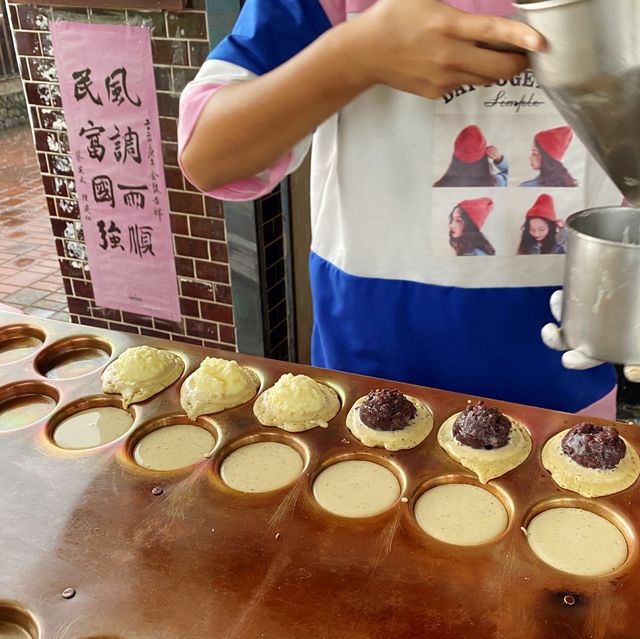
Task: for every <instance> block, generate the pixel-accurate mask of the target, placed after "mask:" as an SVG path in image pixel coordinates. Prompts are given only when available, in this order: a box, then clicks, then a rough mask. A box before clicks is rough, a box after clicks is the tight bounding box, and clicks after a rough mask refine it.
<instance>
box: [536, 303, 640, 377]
mask: <svg viewBox="0 0 640 639" xmlns="http://www.w3.org/2000/svg"><path fill="white" fill-rule="evenodd" d="M549 306H550V307H551V314H552V315H553V317H554V318H555V320H556V321H557V322H558V324H559V323H561V321H562V291H556V292H555V293H553V295H552V296H551V299H550V300H549ZM540 335H541V336H542V341H543V342H544V343H545V345H546V346H548V347H549V348H552V349H553V350H555V351H565V352H564V353H563V355H562V365H563V366H564V367H565V368H572V369H575V370H585V369H587V368H593V367H594V366H599V365H600V364H603V363H604V362H601V361H600V360H597V359H593V358H591V357H589V356H588V355H585V353H583V352H582V351H580V350H579V349H573V350H571V349H569V348H568V347H567V345H566V344H565V342H564V338H563V337H562V329H561V328H560V327H559V326H558V325H557V324H553V323H549V324H545V326H543V327H542V330H541V331H540ZM623 370H624V376H625V377H626V378H627V379H628V380H629V381H630V382H634V383H638V382H640V364H639V365H635V364H627V365H626V366H625V367H624V369H623Z"/></svg>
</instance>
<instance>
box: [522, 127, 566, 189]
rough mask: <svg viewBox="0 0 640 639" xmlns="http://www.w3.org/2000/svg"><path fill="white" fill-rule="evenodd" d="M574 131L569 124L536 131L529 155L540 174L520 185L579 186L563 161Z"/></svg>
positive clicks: (530, 162) (534, 167)
mask: <svg viewBox="0 0 640 639" xmlns="http://www.w3.org/2000/svg"><path fill="white" fill-rule="evenodd" d="M572 139H573V131H572V130H571V128H570V127H568V126H560V127H557V128H555V129H547V130H546V131H540V132H539V133H536V135H535V136H534V138H533V147H532V148H531V155H530V156H529V164H531V168H532V169H533V170H534V171H539V173H538V176H537V177H535V178H533V179H532V180H527V181H526V182H523V183H522V184H521V185H520V186H578V182H577V181H576V180H575V178H574V177H573V176H572V175H571V173H569V171H568V170H567V168H566V167H565V166H564V164H563V163H562V158H563V157H564V154H565V153H566V152H567V149H568V148H569V144H571V140H572Z"/></svg>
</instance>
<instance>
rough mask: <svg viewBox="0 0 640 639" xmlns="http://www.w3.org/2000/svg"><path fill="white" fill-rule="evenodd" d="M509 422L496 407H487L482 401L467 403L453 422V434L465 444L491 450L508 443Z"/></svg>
mask: <svg viewBox="0 0 640 639" xmlns="http://www.w3.org/2000/svg"><path fill="white" fill-rule="evenodd" d="M510 433H511V422H510V421H509V419H508V418H507V417H505V416H504V415H503V414H502V413H501V412H500V411H499V410H498V409H497V408H487V407H486V406H485V405H484V402H483V401H479V402H478V403H477V404H476V405H475V406H472V405H471V404H468V405H467V407H466V408H465V409H464V410H463V411H462V412H461V413H460V414H459V415H458V417H457V418H456V421H455V423H454V424H453V436H454V437H455V438H456V439H457V440H458V441H459V442H460V443H461V444H464V445H465V446H470V447H471V448H484V449H485V450H493V449H494V448H502V447H503V446H506V445H507V444H508V443H509V434H510Z"/></svg>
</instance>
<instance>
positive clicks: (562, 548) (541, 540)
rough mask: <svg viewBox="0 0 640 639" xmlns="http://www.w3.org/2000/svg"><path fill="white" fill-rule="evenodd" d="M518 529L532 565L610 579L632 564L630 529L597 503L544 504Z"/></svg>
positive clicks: (634, 548)
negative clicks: (523, 535)
mask: <svg viewBox="0 0 640 639" xmlns="http://www.w3.org/2000/svg"><path fill="white" fill-rule="evenodd" d="M556 515H557V516H556ZM545 520H546V521H545ZM542 525H544V526H545V528H541V526H542ZM522 528H523V531H526V532H525V536H526V539H527V542H528V546H529V550H530V552H531V554H532V555H533V556H535V558H536V560H537V561H539V562H544V563H545V564H546V565H547V566H550V567H551V568H554V569H555V570H559V571H561V572H564V573H568V574H572V575H576V576H580V577H590V578H605V579H611V578H612V577H613V576H615V575H618V574H620V573H622V572H624V571H626V570H628V569H629V568H630V567H632V566H633V565H634V564H635V562H636V560H637V555H638V544H637V535H636V532H635V531H634V529H633V527H632V526H631V524H630V523H629V522H628V521H627V520H626V518H625V517H623V516H621V515H620V514H619V513H617V512H615V510H613V509H612V508H610V507H608V506H605V505H604V504H603V503H601V502H597V501H592V500H588V499H586V498H582V499H581V498H569V497H566V498H555V499H546V500H544V501H542V502H539V503H538V504H536V505H535V506H534V507H533V508H531V509H530V510H529V512H528V513H527V514H526V516H525V518H524V521H523V524H522ZM549 531H550V532H549ZM603 534H604V535H605V537H602V536H601V535H603ZM604 540H606V545H605V543H604ZM578 542H579V543H578ZM625 551H626V552H625Z"/></svg>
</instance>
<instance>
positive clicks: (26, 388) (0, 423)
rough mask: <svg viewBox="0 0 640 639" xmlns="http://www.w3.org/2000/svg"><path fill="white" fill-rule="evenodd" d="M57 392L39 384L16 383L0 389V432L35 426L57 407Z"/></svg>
mask: <svg viewBox="0 0 640 639" xmlns="http://www.w3.org/2000/svg"><path fill="white" fill-rule="evenodd" d="M59 399H60V396H59V394H58V391H57V390H56V389H55V388H52V387H51V386H48V385H47V384H43V383H41V382H30V381H27V382H18V383H16V384H10V385H8V386H4V387H2V388H0V432H2V431H11V430H16V429H17V428H24V427H26V426H31V425H32V424H36V423H37V422H39V421H40V420H42V419H44V418H45V417H46V416H47V415H49V414H50V413H51V412H52V411H53V410H54V409H55V407H56V406H57V404H58V401H59Z"/></svg>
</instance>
